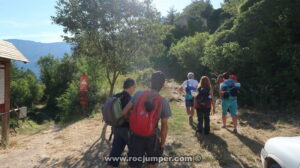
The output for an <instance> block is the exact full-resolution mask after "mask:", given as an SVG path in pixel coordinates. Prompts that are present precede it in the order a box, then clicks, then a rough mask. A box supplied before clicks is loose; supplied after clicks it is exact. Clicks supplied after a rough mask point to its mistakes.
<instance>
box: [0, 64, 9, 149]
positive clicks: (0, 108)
mask: <svg viewBox="0 0 300 168" xmlns="http://www.w3.org/2000/svg"><path fill="white" fill-rule="evenodd" d="M0 70H2V71H3V70H4V90H2V92H4V93H0V94H4V104H0V113H2V125H1V127H2V128H1V130H2V139H1V142H2V143H3V144H7V143H8V141H9V116H10V115H9V109H10V60H8V59H1V64H0ZM0 85H1V84H0ZM0 87H1V86H0ZM2 87H3V86H2ZM0 89H1V88H0ZM0 96H1V95H0Z"/></svg>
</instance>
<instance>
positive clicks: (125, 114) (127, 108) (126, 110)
mask: <svg viewBox="0 0 300 168" xmlns="http://www.w3.org/2000/svg"><path fill="white" fill-rule="evenodd" d="M132 107H133V103H132V102H131V101H130V102H129V103H128V104H127V105H126V106H125V107H124V109H123V115H124V116H125V117H128V115H129V111H130V110H131V108H132Z"/></svg>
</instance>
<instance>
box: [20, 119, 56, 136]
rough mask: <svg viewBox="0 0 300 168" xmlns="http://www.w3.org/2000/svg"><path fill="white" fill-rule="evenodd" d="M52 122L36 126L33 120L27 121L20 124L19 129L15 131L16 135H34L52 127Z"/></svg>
mask: <svg viewBox="0 0 300 168" xmlns="http://www.w3.org/2000/svg"><path fill="white" fill-rule="evenodd" d="M53 124H54V122H53V121H45V122H44V123H42V124H37V123H36V122H35V121H33V120H28V123H27V122H25V123H22V124H21V126H20V128H17V129H16V131H17V133H18V134H26V135H28V134H36V133H38V132H40V131H42V130H44V129H46V128H48V127H49V126H50V125H53Z"/></svg>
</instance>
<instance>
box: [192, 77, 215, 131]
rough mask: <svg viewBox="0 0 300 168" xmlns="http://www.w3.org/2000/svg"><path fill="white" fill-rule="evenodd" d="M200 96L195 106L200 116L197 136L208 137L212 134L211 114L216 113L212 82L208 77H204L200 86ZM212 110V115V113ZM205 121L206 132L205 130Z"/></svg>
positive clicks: (197, 97)
mask: <svg viewBox="0 0 300 168" xmlns="http://www.w3.org/2000/svg"><path fill="white" fill-rule="evenodd" d="M197 90H198V95H197V96H196V97H195V100H194V104H195V108H196V111H197V116H198V125H197V131H196V134H197V135H198V136H200V135H201V134H202V133H204V134H205V135H208V134H209V133H210V117H209V116H210V114H215V113H216V107H215V100H214V92H213V88H212V87H211V83H210V80H209V78H208V77H207V76H202V77H201V79H200V83H199V85H198V88H197ZM211 108H212V113H211ZM203 120H204V130H203Z"/></svg>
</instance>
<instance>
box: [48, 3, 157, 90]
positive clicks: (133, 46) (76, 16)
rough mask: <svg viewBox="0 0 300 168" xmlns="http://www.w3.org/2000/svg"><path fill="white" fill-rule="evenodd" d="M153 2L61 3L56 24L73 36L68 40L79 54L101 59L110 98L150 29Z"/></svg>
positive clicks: (67, 38) (55, 19)
mask: <svg viewBox="0 0 300 168" xmlns="http://www.w3.org/2000/svg"><path fill="white" fill-rule="evenodd" d="M150 3H151V1H146V2H139V1H136V0H59V1H58V3H57V6H56V10H57V14H56V16H54V17H52V19H53V21H54V22H55V23H56V24H59V25H62V26H63V27H64V31H65V32H66V33H69V34H70V35H71V36H68V37H65V39H66V40H67V41H70V42H73V43H75V44H76V47H75V52H77V55H81V56H89V57H93V58H94V59H99V60H100V62H101V63H102V66H103V67H104V69H105V74H106V78H107V81H108V83H109V85H110V92H109V93H110V95H112V94H113V90H114V85H115V83H116V80H117V78H118V76H119V75H120V74H125V73H126V72H128V70H129V69H130V67H131V65H132V64H133V61H134V60H135V57H136V51H138V50H139V49H140V48H139V46H140V45H141V43H142V42H143V41H142V40H143V39H144V33H145V31H146V30H147V26H148V24H147V20H148V19H149V18H150V19H152V18H153V17H154V15H155V12H154V11H153V10H152V8H151V6H150ZM145 23H146V24H145ZM144 24H145V25H144ZM75 54H76V53H75Z"/></svg>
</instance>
